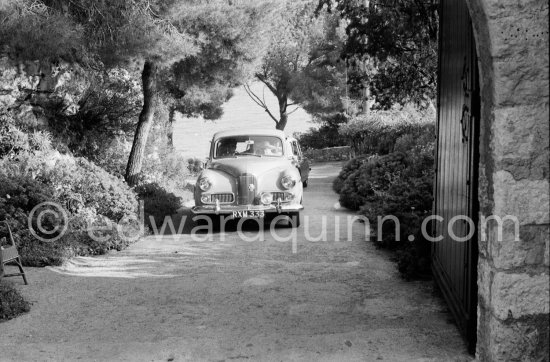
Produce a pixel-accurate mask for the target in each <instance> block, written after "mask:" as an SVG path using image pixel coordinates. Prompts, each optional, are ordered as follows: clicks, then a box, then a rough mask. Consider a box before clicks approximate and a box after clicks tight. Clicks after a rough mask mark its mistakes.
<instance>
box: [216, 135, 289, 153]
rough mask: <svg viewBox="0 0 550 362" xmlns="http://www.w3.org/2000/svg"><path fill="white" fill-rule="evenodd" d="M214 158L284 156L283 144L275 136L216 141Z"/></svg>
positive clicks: (239, 137)
mask: <svg viewBox="0 0 550 362" xmlns="http://www.w3.org/2000/svg"><path fill="white" fill-rule="evenodd" d="M215 142H216V143H215V145H214V158H224V157H239V156H253V155H255V156H262V157H263V156H268V157H281V156H283V143H282V141H281V139H280V138H278V137H275V136H247V135H243V136H233V137H222V138H219V139H217V140H216V141H215Z"/></svg>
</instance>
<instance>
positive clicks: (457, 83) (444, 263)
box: [432, 0, 480, 351]
mask: <svg viewBox="0 0 550 362" xmlns="http://www.w3.org/2000/svg"><path fill="white" fill-rule="evenodd" d="M439 14H440V25H439V26H440V27H439V69H438V79H439V83H438V115H437V150H436V172H435V185H434V214H435V215H439V216H441V217H443V221H442V222H434V228H433V232H434V236H442V239H441V240H440V241H438V242H434V243H433V247H432V269H433V272H434V276H435V280H436V283H437V285H438V286H439V288H440V289H441V291H442V293H443V295H444V297H445V299H446V301H447V303H448V305H449V308H450V309H451V311H452V313H453V315H454V317H455V320H456V323H457V325H458V327H459V329H460V331H461V332H462V334H463V336H464V337H465V339H466V340H467V342H468V345H469V348H470V350H471V351H473V350H474V349H475V337H476V317H477V284H476V282H477V255H478V250H477V234H476V230H475V226H476V225H477V214H478V206H477V200H478V197H477V184H478V183H477V180H478V162H479V156H478V152H479V151H478V148H479V145H478V143H479V118H480V117H479V103H480V102H479V79H478V67H477V56H476V49H475V40H474V36H473V32H472V24H471V19H470V15H469V12H468V8H467V6H466V3H465V1H464V0H441V2H440V13H439ZM453 218H454V219H453ZM467 218H469V219H470V220H472V221H473V225H474V227H472V224H471V223H469V222H468V219H467ZM449 225H451V226H452V228H451V230H449Z"/></svg>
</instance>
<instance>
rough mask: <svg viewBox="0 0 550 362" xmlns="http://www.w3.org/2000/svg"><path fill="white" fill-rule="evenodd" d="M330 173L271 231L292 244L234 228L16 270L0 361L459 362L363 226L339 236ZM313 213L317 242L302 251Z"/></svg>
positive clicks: (458, 353)
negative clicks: (20, 304)
mask: <svg viewBox="0 0 550 362" xmlns="http://www.w3.org/2000/svg"><path fill="white" fill-rule="evenodd" d="M339 167H340V165H339V164H318V165H315V166H314V169H313V171H312V175H311V179H310V186H309V187H308V188H307V189H306V192H305V195H304V203H305V210H304V213H303V217H304V216H309V223H306V222H305V220H302V226H301V227H300V228H299V229H298V230H297V231H295V230H293V229H288V228H278V229H276V230H277V232H278V235H279V236H280V237H281V238H282V237H286V236H289V235H292V234H291V233H292V232H297V234H296V242H295V243H293V242H291V241H277V240H275V238H274V236H272V235H270V233H269V232H268V231H265V232H264V233H261V234H259V231H258V230H255V229H254V228H248V230H247V231H246V233H245V236H246V237H249V238H253V237H257V236H258V235H263V236H265V240H264V241H258V240H256V241H245V240H242V239H241V238H240V237H239V235H238V233H237V232H236V231H235V228H234V227H233V228H231V227H230V228H229V229H228V230H227V231H226V232H224V233H217V234H215V235H214V236H213V238H212V239H211V240H207V241H198V240H193V238H192V237H191V236H190V235H189V234H187V232H188V230H189V227H186V228H184V229H183V230H182V234H179V235H165V236H162V237H147V238H143V239H141V240H140V241H138V242H137V243H136V244H134V245H132V246H131V247H130V248H129V249H127V250H125V251H123V252H118V253H116V252H115V253H112V254H109V255H107V256H103V257H97V258H76V259H74V260H72V261H71V262H69V263H67V264H66V265H65V266H64V267H62V268H47V269H39V268H27V269H26V270H27V271H28V277H29V282H30V285H29V286H23V285H20V284H22V283H20V282H19V281H16V283H17V285H18V288H19V289H20V290H21V292H22V294H23V295H24V296H25V297H26V298H27V299H28V300H30V301H32V303H33V305H32V309H31V312H30V313H28V314H26V315H23V316H21V317H19V318H17V319H15V320H12V321H8V322H5V323H1V324H0V360H1V361H10V360H13V361H29V360H36V361H63V360H69V361H75V360H80V361H95V360H99V361H103V360H121V361H197V360H199V361H200V360H205V361H241V360H268V361H293V360H306V361H376V360H386V361H414V360H417V361H469V360H471V358H470V357H469V356H468V355H467V352H466V348H465V345H464V344H463V342H462V340H461V338H460V336H459V334H458V331H457V328H456V327H455V326H454V325H453V324H452V322H451V316H450V314H449V313H448V311H447V308H446V307H445V305H444V304H443V302H442V300H441V299H440V298H439V297H437V296H435V295H434V294H433V292H432V282H405V281H403V280H401V279H400V278H399V275H398V273H397V272H396V267H395V264H394V263H393V262H391V261H390V259H389V255H388V254H386V253H385V252H383V251H380V250H376V248H375V247H374V245H373V244H372V243H370V242H368V241H365V234H364V227H363V226H362V225H361V224H355V225H354V226H353V228H352V231H351V234H350V235H348V234H347V232H346V225H345V218H346V217H348V215H352V214H351V213H350V212H348V211H346V210H344V209H340V208H338V205H337V195H336V194H334V192H333V191H332V189H331V181H332V179H333V177H334V176H335V175H336V174H337V173H338V171H339ZM322 215H325V216H326V217H327V221H326V225H327V240H326V241H317V242H313V241H309V242H308V241H306V235H305V231H306V230H307V229H309V230H310V231H311V235H310V236H313V237H314V236H317V235H319V232H320V231H321V226H322ZM183 216H189V215H188V212H186V211H185V210H184V211H183V212H182V213H181V214H180V215H178V219H181V217H183ZM335 216H338V217H340V219H341V220H342V221H341V225H340V228H339V230H340V238H339V239H340V241H335V225H334V220H335V219H334V217H335ZM308 226H309V227H308ZM176 227H177V225H176ZM203 236H204V235H203ZM348 239H351V240H348Z"/></svg>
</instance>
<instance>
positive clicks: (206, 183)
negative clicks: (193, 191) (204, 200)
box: [199, 177, 212, 191]
mask: <svg viewBox="0 0 550 362" xmlns="http://www.w3.org/2000/svg"><path fill="white" fill-rule="evenodd" d="M211 186H212V182H210V180H209V179H208V178H207V177H201V179H200V180H199V189H201V190H202V191H207V190H208V189H210V187H211Z"/></svg>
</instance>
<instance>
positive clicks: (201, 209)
mask: <svg viewBox="0 0 550 362" xmlns="http://www.w3.org/2000/svg"><path fill="white" fill-rule="evenodd" d="M303 209H304V206H303V205H300V204H287V205H285V204H282V205H203V206H193V207H192V208H191V211H192V212H193V213H194V214H214V215H227V214H233V211H243V210H248V211H264V212H265V213H266V214H268V213H277V214H280V213H286V212H297V211H300V210H303Z"/></svg>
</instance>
